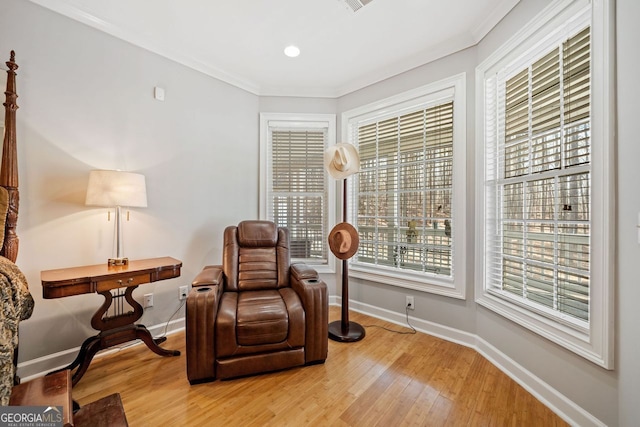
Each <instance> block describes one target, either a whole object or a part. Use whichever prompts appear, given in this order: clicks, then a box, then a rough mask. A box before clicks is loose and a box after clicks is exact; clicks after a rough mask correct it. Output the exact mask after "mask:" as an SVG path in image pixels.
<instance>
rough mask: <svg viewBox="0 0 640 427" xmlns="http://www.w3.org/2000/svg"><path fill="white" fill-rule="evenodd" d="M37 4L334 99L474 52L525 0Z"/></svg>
mask: <svg viewBox="0 0 640 427" xmlns="http://www.w3.org/2000/svg"><path fill="white" fill-rule="evenodd" d="M30 1H32V2H33V3H36V4H38V5H40V6H42V7H45V8H48V9H50V10H53V11H55V12H57V13H60V14H62V15H64V16H67V17H69V18H71V19H74V20H76V21H79V22H82V23H84V24H86V25H89V26H91V27H93V28H96V29H98V30H100V31H103V32H105V33H108V34H110V35H112V36H114V37H117V38H120V39H123V40H126V41H128V42H130V43H132V44H134V45H137V46H139V47H142V48H144V49H147V50H149V51H151V52H154V53H156V54H158V55H161V56H164V57H166V58H169V59H171V60H174V61H176V62H178V63H181V64H183V65H185V66H187V67H190V68H193V69H195V70H198V71H200V72H202V73H204V74H207V75H209V76H212V77H214V78H216V79H220V80H222V81H225V82H227V83H229V84H232V85H234V86H237V87H239V88H242V89H244V90H246V91H248V92H251V93H254V94H256V95H262V96H306V97H329V98H335V97H339V96H342V95H345V94H347V93H350V92H353V91H355V90H358V89H361V88H363V87H365V86H368V85H371V84H373V83H376V82H378V81H381V80H384V79H387V78H389V77H392V76H394V75H397V74H400V73H402V72H405V71H408V70H410V69H413V68H415V67H418V66H420V65H423V64H425V63H428V62H431V61H434V60H436V59H439V58H442V57H444V56H447V55H449V54H451V53H454V52H457V51H459V50H462V49H465V48H468V47H470V46H473V45H475V44H476V43H478V42H479V41H480V40H482V38H483V37H484V36H485V35H486V34H487V33H488V32H489V31H490V30H491V29H492V28H493V27H494V26H495V25H496V24H497V23H498V22H500V20H501V19H502V18H503V17H504V16H505V15H506V14H507V13H508V12H509V11H510V10H511V9H512V8H513V7H514V6H515V5H516V4H517V3H518V2H519V0H447V1H446V2H444V1H441V0H375V1H371V2H369V3H368V4H366V5H365V6H363V7H361V8H360V9H358V10H357V11H356V12H353V10H352V9H350V7H349V6H347V4H346V3H345V2H344V0H316V1H313V2H301V1H299V0H271V1H268V2H265V1H263V0H244V1H242V2H231V1H228V0H182V1H180V2H175V1H174V0H154V1H152V2H150V1H148V0H109V1H103V0H30ZM363 3H364V2H363ZM288 44H295V45H297V46H299V47H300V49H301V50H302V53H301V55H300V56H299V57H298V58H288V57H286V56H285V55H284V54H283V49H284V47H285V46H286V45H288Z"/></svg>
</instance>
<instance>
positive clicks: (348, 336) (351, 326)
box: [329, 320, 365, 342]
mask: <svg viewBox="0 0 640 427" xmlns="http://www.w3.org/2000/svg"><path fill="white" fill-rule="evenodd" d="M364 335H365V330H364V328H363V327H362V326H361V325H359V324H358V323H356V322H349V323H348V325H347V328H343V327H342V322H341V321H340V320H336V321H335V322H331V323H329V338H331V339H332V340H334V341H340V342H354V341H360V340H361V339H362V338H364Z"/></svg>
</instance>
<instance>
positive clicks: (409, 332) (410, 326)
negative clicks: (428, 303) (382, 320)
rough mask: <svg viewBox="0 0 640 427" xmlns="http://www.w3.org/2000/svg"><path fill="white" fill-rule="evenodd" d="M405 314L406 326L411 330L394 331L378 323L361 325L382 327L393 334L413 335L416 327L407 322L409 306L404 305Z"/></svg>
mask: <svg viewBox="0 0 640 427" xmlns="http://www.w3.org/2000/svg"><path fill="white" fill-rule="evenodd" d="M404 311H405V314H406V316H407V326H408V327H409V328H411V331H396V330H394V329H389V328H387V327H385V326H380V325H363V326H364V327H365V328H380V329H384V330H385V331H389V332H393V333H394V334H400V335H414V334H415V333H416V328H414V327H413V326H412V325H411V323H409V306H406V307H405V308H404Z"/></svg>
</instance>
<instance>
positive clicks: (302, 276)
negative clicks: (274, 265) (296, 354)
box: [290, 263, 329, 365]
mask: <svg viewBox="0 0 640 427" xmlns="http://www.w3.org/2000/svg"><path fill="white" fill-rule="evenodd" d="M290 271H291V287H292V288H293V290H294V291H295V292H296V293H297V294H298V296H299V297H300V299H301V300H302V306H303V307H304V311H305V315H306V320H305V321H306V337H305V363H306V364H307V365H308V364H312V363H322V362H324V360H325V359H326V358H327V350H328V336H329V331H328V324H329V292H328V290H327V284H326V283H324V282H323V281H322V279H320V278H319V277H318V273H317V272H316V271H315V270H314V269H313V268H311V267H309V266H307V265H306V264H302V263H297V264H292V265H291V268H290Z"/></svg>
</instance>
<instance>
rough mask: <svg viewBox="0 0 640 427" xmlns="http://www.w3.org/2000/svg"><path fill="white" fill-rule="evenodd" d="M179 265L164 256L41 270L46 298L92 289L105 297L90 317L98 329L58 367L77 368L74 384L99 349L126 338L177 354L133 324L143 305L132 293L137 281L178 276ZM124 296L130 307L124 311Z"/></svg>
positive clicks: (139, 326)
mask: <svg viewBox="0 0 640 427" xmlns="http://www.w3.org/2000/svg"><path fill="white" fill-rule="evenodd" d="M181 267H182V262H181V261H178V260H177V259H175V258H171V257H163V258H151V259H143V260H136V261H130V262H129V263H128V264H127V265H117V266H113V265H112V266H110V265H107V264H106V263H105V264H98V265H89V266H83V267H74V268H62V269H58V270H46V271H43V272H42V273H41V275H40V278H41V281H42V296H43V297H44V298H46V299H50V298H63V297H68V296H72V295H82V294H89V293H93V292H96V293H99V294H101V295H102V296H104V298H105V301H104V303H103V304H102V306H101V307H100V308H99V309H98V311H96V313H95V314H94V315H93V317H92V318H91V326H92V327H93V328H94V329H96V330H98V331H100V332H99V333H98V334H97V335H95V336H93V337H90V338H87V339H86V340H85V341H84V342H83V343H82V346H81V347H80V352H79V353H78V356H77V357H76V359H75V360H74V361H73V362H71V364H70V365H69V366H66V367H64V368H62V369H60V371H61V370H65V369H69V370H73V369H75V368H78V369H77V370H76V371H75V373H74V374H73V377H72V382H73V385H76V384H77V383H78V381H80V378H82V376H83V375H84V374H85V372H86V371H87V368H88V367H89V364H90V363H91V360H92V359H93V356H95V354H96V353H97V352H98V351H100V350H103V349H106V348H109V347H113V346H115V345H119V344H122V343H125V342H128V341H133V340H136V339H140V340H142V341H143V342H144V343H145V344H146V345H147V347H149V349H150V350H152V351H153V352H155V353H156V354H159V355H160V356H179V355H180V352H179V351H177V350H166V349H164V348H162V347H160V346H159V345H158V344H160V343H162V342H164V341H165V340H166V338H165V337H162V338H158V339H154V338H153V337H152V336H151V333H150V332H149V330H148V329H147V328H146V327H145V326H144V325H140V324H135V322H136V321H137V320H138V319H140V317H142V314H143V308H142V306H141V305H140V304H139V303H138V302H137V301H136V300H135V299H133V296H132V293H133V290H134V289H135V288H137V287H138V285H142V284H145V283H150V282H155V281H158V280H165V279H172V278H174V277H179V276H180V268H181ZM123 289H124V291H123ZM123 299H124V300H125V301H126V302H127V303H128V305H129V306H130V308H131V310H128V311H125V310H126V308H125V305H126V304H125V303H124V301H123ZM55 372H58V371H55Z"/></svg>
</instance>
